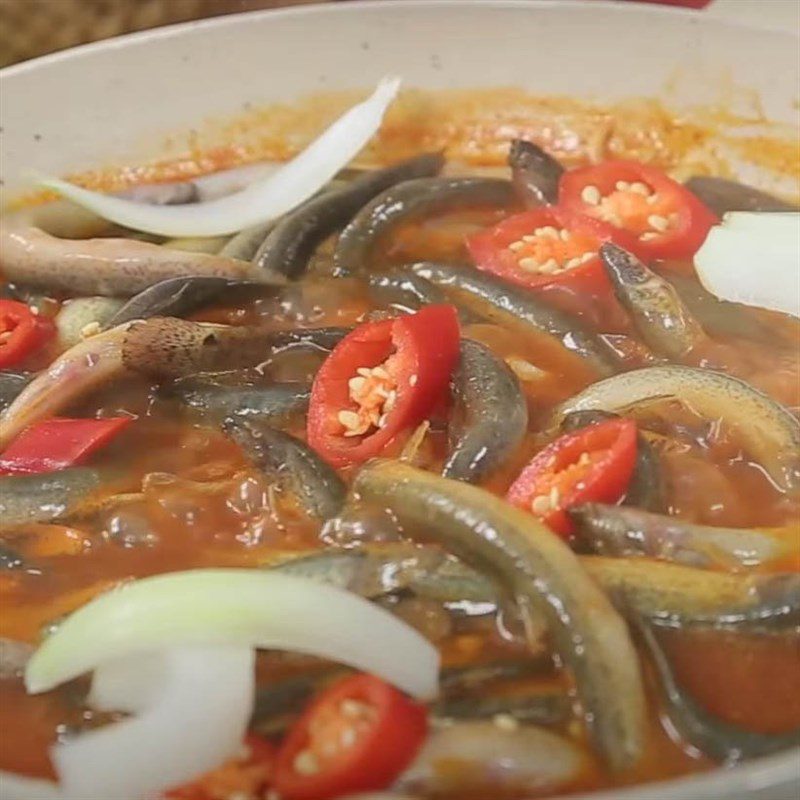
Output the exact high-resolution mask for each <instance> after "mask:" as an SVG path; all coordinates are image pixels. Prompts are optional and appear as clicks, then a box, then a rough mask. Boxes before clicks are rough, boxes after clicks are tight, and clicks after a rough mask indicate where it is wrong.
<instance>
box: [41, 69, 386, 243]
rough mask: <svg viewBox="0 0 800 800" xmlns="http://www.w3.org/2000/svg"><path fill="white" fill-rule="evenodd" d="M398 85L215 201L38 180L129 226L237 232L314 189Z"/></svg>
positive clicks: (174, 232) (363, 140)
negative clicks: (155, 198) (141, 196)
mask: <svg viewBox="0 0 800 800" xmlns="http://www.w3.org/2000/svg"><path fill="white" fill-rule="evenodd" d="M399 88H400V79H399V78H384V79H383V80H382V81H381V82H380V83H379V84H378V87H377V89H375V91H374V92H373V94H372V95H371V96H370V97H369V98H367V99H366V100H364V101H363V102H362V103H359V104H358V105H356V106H353V108H351V109H349V110H348V111H347V112H345V113H344V114H343V115H342V116H341V117H339V119H337V120H336V122H334V123H333V124H332V125H331V126H330V127H329V128H328V129H327V130H326V131H325V132H324V133H323V134H322V135H321V136H320V137H318V138H317V139H316V140H315V141H313V142H312V143H311V144H310V145H309V146H308V147H307V148H306V149H305V150H303V152H302V153H300V155H298V156H297V157H296V158H294V159H293V160H292V161H290V162H289V163H288V164H286V165H284V166H283V167H281V168H280V169H279V170H277V171H276V172H275V173H274V174H273V175H270V176H269V177H267V178H265V179H263V180H260V181H257V182H256V183H253V184H251V185H250V186H248V187H247V188H246V189H242V190H241V191H239V192H236V193H235V194H231V195H227V196H226V197H221V198H219V199H216V200H209V201H206V202H200V203H190V204H186V205H166V206H155V205H150V204H148V203H137V202H135V201H132V200H126V199H124V198H121V197H112V196H111V195H105V194H101V193H99V192H91V191H88V190H87V189H82V188H80V187H79V186H75V185H74V184H71V183H67V182H66V181H62V180H59V179H57V178H45V179H43V180H41V181H40V183H41V185H42V186H46V187H47V188H49V189H54V190H55V191H57V192H59V193H60V194H62V195H63V196H64V197H68V198H69V199H70V200H72V201H73V202H75V203H77V204H78V205H80V206H83V207H84V208H86V209H88V210H90V211H94V212H95V214H99V215H100V216H101V217H104V218H105V219H107V220H110V221H112V222H116V223H117V224H119V225H124V226H125V227H127V228H133V229H134V230H138V231H146V232H147V233H156V234H160V235H161V236H223V235H227V234H231V233H237V232H238V231H241V230H243V229H244V228H247V227H249V226H251V225H256V224H258V223H260V222H265V221H266V220H269V219H272V218H274V217H277V216H279V215H280V214H284V213H286V212H287V211H290V210H291V209H293V208H294V207H295V206H297V205H298V204H300V203H302V202H303V201H304V200H307V199H308V198H309V197H311V196H312V195H313V194H315V193H316V192H317V191H319V190H320V189H321V188H322V187H323V186H324V185H325V184H326V183H327V182H328V181H329V180H330V179H331V178H333V176H334V175H336V173H337V172H338V171H339V170H340V169H342V167H344V166H346V165H347V164H348V163H349V162H350V161H351V160H352V159H353V158H354V157H355V156H356V155H357V154H358V153H359V152H360V151H361V149H362V148H363V147H364V145H366V144H367V142H368V141H369V140H370V139H371V138H372V136H373V135H374V134H375V132H376V131H377V130H378V128H380V125H381V121H382V120H383V115H384V113H385V111H386V109H387V108H388V107H389V104H390V103H391V102H392V100H394V98H395V96H396V95H397V91H398V89H399Z"/></svg>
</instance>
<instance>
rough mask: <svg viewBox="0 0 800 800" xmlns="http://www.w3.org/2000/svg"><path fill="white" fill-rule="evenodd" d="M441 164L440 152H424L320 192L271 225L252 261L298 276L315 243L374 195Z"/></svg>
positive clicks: (269, 271) (433, 171) (273, 272)
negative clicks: (338, 187) (336, 187)
mask: <svg viewBox="0 0 800 800" xmlns="http://www.w3.org/2000/svg"><path fill="white" fill-rule="evenodd" d="M443 165H444V158H443V157H442V155H441V154H440V153H424V154H423V155H421V156H415V157H414V158H411V159H408V160H407V161H403V162H401V163H400V164H394V165H392V166H390V167H386V168H385V169H381V170H373V171H370V172H366V173H364V174H362V175H359V176H358V177H357V178H355V179H354V180H352V181H350V182H349V183H348V184H346V185H345V186H344V187H342V188H340V189H335V190H333V191H328V192H324V193H322V194H321V195H319V196H318V197H315V198H313V199H312V200H310V201H308V202H307V203H303V204H302V205H301V206H300V207H299V208H297V209H296V210H295V211H293V212H291V213H289V214H287V215H286V216H285V217H284V218H283V219H281V220H280V221H279V222H278V223H277V224H276V225H275V227H274V228H273V229H272V230H271V231H270V232H269V234H268V235H267V237H266V238H265V239H264V241H263V243H262V244H261V246H260V247H259V249H258V252H257V253H256V254H255V257H254V259H253V262H254V264H255V265H256V266H257V267H259V268H260V269H262V270H264V272H265V273H267V274H269V275H279V276H285V277H287V278H291V279H297V278H299V277H300V276H301V275H302V274H303V273H304V272H305V270H306V268H307V267H308V262H309V259H310V258H311V255H312V254H313V252H314V250H315V249H316V248H317V246H318V245H320V244H321V243H322V242H323V241H324V240H325V239H327V238H328V236H330V235H331V234H332V233H334V232H335V231H336V230H338V229H339V228H341V227H342V226H343V225H345V224H346V223H347V222H348V221H349V220H350V219H351V217H352V216H353V214H355V213H356V212H357V211H358V210H359V209H360V208H362V207H363V206H364V205H365V204H366V203H368V202H369V201H370V200H372V198H373V197H375V195H377V194H380V193H381V192H384V191H386V190H388V189H390V187H392V186H394V185H395V184H397V183H400V182H402V181H408V180H412V179H415V178H423V177H429V176H431V175H436V174H437V173H438V172H439V171H440V170H441V168H442V166H443Z"/></svg>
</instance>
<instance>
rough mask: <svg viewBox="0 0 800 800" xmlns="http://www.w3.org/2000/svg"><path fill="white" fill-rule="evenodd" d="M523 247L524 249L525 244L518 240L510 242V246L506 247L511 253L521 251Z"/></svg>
mask: <svg viewBox="0 0 800 800" xmlns="http://www.w3.org/2000/svg"><path fill="white" fill-rule="evenodd" d="M523 247H525V242H521V241H519V239H518V240H517V241H516V242H511V244H510V245H509V246H508V249H509V250H510V251H511V252H512V253H516V252H517V251H518V250H522V248H523Z"/></svg>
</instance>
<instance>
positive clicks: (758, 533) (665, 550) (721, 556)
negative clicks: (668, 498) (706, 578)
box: [568, 503, 791, 569]
mask: <svg viewBox="0 0 800 800" xmlns="http://www.w3.org/2000/svg"><path fill="white" fill-rule="evenodd" d="M568 514H569V516H570V517H571V518H572V519H573V520H574V521H575V523H576V526H577V529H578V531H579V534H580V538H581V540H582V541H584V542H587V543H588V544H589V545H590V546H591V547H592V550H594V552H595V553H597V554H598V555H607V556H625V557H627V556H649V557H651V558H659V559H663V560H665V561H673V562H675V563H677V564H684V565H686V566H689V567H698V568H702V569H709V568H712V567H717V568H721V569H736V568H742V567H754V566H758V565H760V564H764V563H766V562H768V561H772V560H774V559H776V558H779V557H780V556H781V555H783V554H785V553H786V552H787V551H788V550H790V549H791V546H790V542H789V541H788V540H786V539H781V538H780V537H778V536H775V535H773V534H771V533H770V531H769V530H768V529H765V530H755V529H742V528H715V527H711V526H709V525H695V524H693V523H691V522H685V521H684V520H681V519H678V518H677V517H668V516H664V515H662V514H651V513H648V512H647V511H642V510H640V509H638V508H630V507H627V508H626V507H624V506H608V505H603V504H602V503H585V504H583V505H579V506H574V507H573V508H571V509H569V511H568Z"/></svg>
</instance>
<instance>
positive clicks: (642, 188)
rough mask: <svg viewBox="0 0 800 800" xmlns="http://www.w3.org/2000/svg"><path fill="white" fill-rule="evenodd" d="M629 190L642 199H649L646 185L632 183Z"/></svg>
mask: <svg viewBox="0 0 800 800" xmlns="http://www.w3.org/2000/svg"><path fill="white" fill-rule="evenodd" d="M630 190H631V191H632V192H635V193H636V194H640V195H642V196H644V197H650V187H649V186H648V185H647V184H646V183H642V182H641V181H634V182H633V183H632V184H631V185H630Z"/></svg>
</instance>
